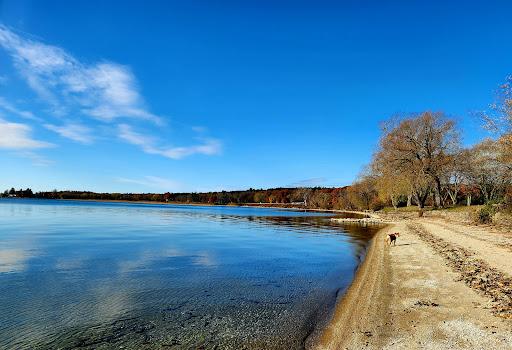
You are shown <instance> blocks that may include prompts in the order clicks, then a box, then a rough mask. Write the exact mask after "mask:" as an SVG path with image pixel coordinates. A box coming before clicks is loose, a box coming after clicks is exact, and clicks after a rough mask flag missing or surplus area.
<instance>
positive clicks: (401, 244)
mask: <svg viewBox="0 0 512 350" xmlns="http://www.w3.org/2000/svg"><path fill="white" fill-rule="evenodd" d="M415 244H418V243H399V244H397V245H396V247H398V246H405V245H415Z"/></svg>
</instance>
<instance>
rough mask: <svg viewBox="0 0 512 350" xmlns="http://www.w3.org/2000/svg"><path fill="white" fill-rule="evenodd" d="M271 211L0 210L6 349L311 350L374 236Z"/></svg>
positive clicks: (68, 206)
mask: <svg viewBox="0 0 512 350" xmlns="http://www.w3.org/2000/svg"><path fill="white" fill-rule="evenodd" d="M329 215H330V216H332V214H322V213H309V212H308V213H305V212H299V211H290V210H278V209H270V208H245V207H227V206H226V207H220V206H219V207H210V206H177V205H157V204H137V203H107V202H85V201H84V202H80V201H53V200H29V199H26V200H25V199H2V200H0V225H1V226H0V348H1V349H58V348H60V349H120V348H124V349H302V348H304V347H306V346H309V345H311V344H313V343H314V341H315V339H316V337H317V336H318V334H319V333H320V331H321V329H322V327H324V326H325V325H326V323H327V322H328V321H329V318H330V316H331V312H332V310H333V308H334V305H335V303H336V300H337V298H339V296H340V295H342V293H343V291H344V290H345V289H346V288H347V286H348V285H349V284H350V282H351V280H352V279H353V276H354V272H355V269H356V268H357V266H358V264H359V263H360V261H361V259H362V258H364V254H365V250H366V247H367V244H368V242H369V240H370V239H371V237H372V236H373V235H374V234H375V232H376V230H377V228H376V227H361V226H357V225H351V226H340V225H333V224H331V223H330V221H329Z"/></svg>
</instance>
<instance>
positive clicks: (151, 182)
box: [116, 176, 181, 191]
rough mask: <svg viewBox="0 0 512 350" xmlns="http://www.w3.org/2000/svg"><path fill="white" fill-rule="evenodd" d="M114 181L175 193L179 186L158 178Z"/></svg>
mask: <svg viewBox="0 0 512 350" xmlns="http://www.w3.org/2000/svg"><path fill="white" fill-rule="evenodd" d="M116 180H117V181H118V182H123V183H129V184H135V185H140V186H144V187H150V188H154V189H159V190H162V191H176V190H178V189H179V188H180V186H181V185H180V183H179V182H177V181H174V180H169V179H164V178H161V177H158V176H144V177H143V178H142V179H128V178H124V177H118V178H117V179H116Z"/></svg>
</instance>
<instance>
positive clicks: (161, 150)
mask: <svg viewBox="0 0 512 350" xmlns="http://www.w3.org/2000/svg"><path fill="white" fill-rule="evenodd" d="M384 3H386V4H384ZM511 10H512V5H509V4H507V2H498V1H495V2H490V1H471V2H463V1H460V2H459V1H453V2H450V3H449V4H447V3H445V2H436V1H430V2H427V1H404V2H399V1H392V2H383V1H379V2H377V1H375V2H370V1H337V2H323V1H310V2H306V1H268V2H267V1H257V2H246V1H239V2H234V1H233V2H231V1H224V2H223V1H219V2H212V1H201V2H196V1H161V2H157V1H144V2H143V1H139V2H135V1H127V2H119V1H112V2H109V3H107V2H106V1H74V2H69V1H44V2H43V1H20V0H3V1H2V0H0V24H1V27H0V164H1V169H2V170H1V172H0V186H3V187H1V188H2V189H3V188H4V187H5V188H7V187H11V186H14V187H17V188H18V187H27V186H28V187H31V188H33V189H35V190H51V189H53V188H58V189H77V190H93V191H109V192H113V191H120V192H132V191H133V192H162V191H205V190H218V189H227V190H231V189H245V188H249V187H254V188H260V187H277V186H297V185H321V186H340V185H346V184H349V183H350V182H351V181H352V180H353V179H354V178H355V177H356V175H357V173H358V172H359V171H360V169H361V167H362V166H363V165H364V164H365V163H367V162H368V161H369V159H370V157H371V154H372V152H373V151H374V150H375V147H376V144H377V141H378V137H379V122H381V121H383V120H385V119H387V118H388V117H390V116H391V115H393V114H396V113H403V112H419V111H422V110H426V109H430V110H435V111H439V110H442V111H445V112H446V113H447V114H449V115H451V116H454V117H456V118H457V119H458V121H459V123H460V126H461V127H462V129H463V132H464V134H463V136H464V142H465V143H466V144H472V143H474V142H476V141H477V140H478V139H479V138H480V137H482V136H484V134H483V132H482V131H481V130H480V129H479V126H478V121H477V120H476V119H475V117H473V116H472V115H473V112H474V111H478V110H483V109H485V108H487V106H488V104H489V103H491V102H492V99H493V91H494V90H495V89H496V88H497V86H498V85H499V84H500V83H501V82H502V81H504V79H505V77H506V76H507V75H509V74H512V40H510V38H511V37H512V35H511V34H512V27H510V13H511V12H510V11H511Z"/></svg>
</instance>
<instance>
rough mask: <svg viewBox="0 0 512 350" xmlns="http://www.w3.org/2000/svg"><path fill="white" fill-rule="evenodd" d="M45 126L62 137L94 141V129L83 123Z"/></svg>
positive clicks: (86, 142)
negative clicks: (92, 133)
mask: <svg viewBox="0 0 512 350" xmlns="http://www.w3.org/2000/svg"><path fill="white" fill-rule="evenodd" d="M44 127H45V128H47V129H48V130H51V131H54V132H56V133H57V134H59V135H60V136H62V137H65V138H68V139H70V140H73V141H76V142H79V143H83V144H90V143H92V142H93V139H94V138H93V136H92V135H91V132H92V130H91V129H90V128H88V127H86V126H84V125H81V124H66V125H61V126H58V125H53V124H44Z"/></svg>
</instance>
